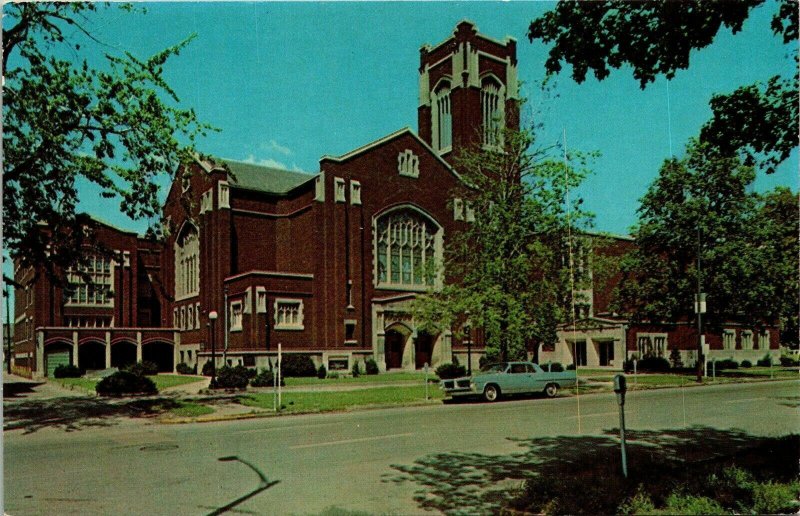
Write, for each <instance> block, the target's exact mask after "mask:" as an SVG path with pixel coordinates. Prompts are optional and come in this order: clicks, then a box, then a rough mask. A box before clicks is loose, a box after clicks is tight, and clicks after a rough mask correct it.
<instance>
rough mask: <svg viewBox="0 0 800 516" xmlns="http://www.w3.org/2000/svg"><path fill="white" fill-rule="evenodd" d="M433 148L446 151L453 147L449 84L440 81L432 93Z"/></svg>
mask: <svg viewBox="0 0 800 516" xmlns="http://www.w3.org/2000/svg"><path fill="white" fill-rule="evenodd" d="M433 143H434V145H433V147H434V149H436V150H438V151H447V150H450V148H451V147H452V145H453V117H452V115H451V110H450V83H449V82H447V81H442V82H440V83H439V85H438V86H437V87H436V89H435V90H434V92H433Z"/></svg>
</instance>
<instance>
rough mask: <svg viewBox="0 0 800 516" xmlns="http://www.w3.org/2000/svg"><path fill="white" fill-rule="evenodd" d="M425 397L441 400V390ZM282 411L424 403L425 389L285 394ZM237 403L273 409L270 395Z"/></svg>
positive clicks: (433, 388) (253, 396) (431, 389)
mask: <svg viewBox="0 0 800 516" xmlns="http://www.w3.org/2000/svg"><path fill="white" fill-rule="evenodd" d="M428 394H429V395H430V398H431V399H432V400H440V399H442V391H441V390H440V389H439V388H438V387H436V386H434V385H431V386H429V388H428ZM281 400H282V404H283V406H284V407H285V408H284V409H283V412H288V413H292V412H328V411H333V410H347V409H350V408H354V407H364V406H390V405H408V404H412V403H424V402H425V386H424V385H415V386H409V387H376V388H374V389H361V390H356V391H345V392H284V393H283V396H282V398H281ZM240 403H242V404H243V405H246V406H248V407H257V408H262V409H270V410H271V409H272V407H273V395H272V394H271V393H265V394H248V395H245V396H242V398H241V399H240Z"/></svg>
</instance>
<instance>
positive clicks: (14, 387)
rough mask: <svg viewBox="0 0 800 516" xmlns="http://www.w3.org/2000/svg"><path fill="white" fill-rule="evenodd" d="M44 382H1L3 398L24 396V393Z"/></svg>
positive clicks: (28, 392)
mask: <svg viewBox="0 0 800 516" xmlns="http://www.w3.org/2000/svg"><path fill="white" fill-rule="evenodd" d="M43 383H44V382H14V381H4V382H3V399H6V398H19V397H24V395H26V394H30V393H32V392H34V389H35V388H36V387H38V386H40V385H42V384H43Z"/></svg>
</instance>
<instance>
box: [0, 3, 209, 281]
mask: <svg viewBox="0 0 800 516" xmlns="http://www.w3.org/2000/svg"><path fill="white" fill-rule="evenodd" d="M118 8H119V9H125V10H128V11H131V10H132V8H131V7H130V6H128V5H113V6H112V5H97V4H93V3H50V2H47V3H45V2H24V3H22V2H20V3H7V4H5V5H4V8H3V14H4V17H3V75H4V77H5V84H4V85H3V147H4V174H3V187H4V188H3V218H4V223H3V229H4V236H5V246H6V248H7V249H8V250H9V251H10V252H11V254H12V255H13V256H15V257H17V258H18V259H20V260H21V261H22V265H23V266H27V265H32V264H44V265H46V267H47V270H46V272H48V273H50V274H53V273H55V272H56V271H58V269H59V268H62V267H67V266H70V265H71V264H73V263H75V261H76V260H79V259H80V257H81V256H82V254H83V251H82V250H83V249H84V244H86V243H91V240H92V239H91V233H90V232H89V233H87V232H86V231H85V230H84V228H85V227H87V226H88V227H91V224H92V221H91V220H90V219H89V218H88V217H87V216H86V215H83V214H80V213H77V212H76V205H77V203H78V200H79V191H78V189H79V185H80V183H81V181H87V182H90V183H94V184H96V185H98V186H99V187H100V189H101V191H102V195H103V196H104V197H109V198H114V197H118V198H119V199H120V209H121V211H122V212H123V213H125V214H127V215H128V216H130V217H132V218H134V219H136V218H142V217H151V216H154V215H155V214H156V213H158V211H159V210H160V206H159V202H158V187H157V184H156V183H155V179H156V178H157V176H159V175H160V174H165V173H166V174H169V173H174V171H175V170H177V168H178V164H179V163H180V162H181V161H182V160H185V159H188V158H189V157H190V156H191V154H192V152H193V144H194V141H195V138H196V137H197V136H198V135H201V134H204V133H205V131H206V130H208V129H209V127H208V126H207V125H205V124H203V123H201V122H199V121H198V119H197V117H196V115H195V113H194V111H193V110H191V109H184V108H181V107H180V106H179V99H178V96H177V95H176V93H175V92H174V91H173V90H172V89H171V88H170V86H169V85H168V84H167V82H166V80H165V79H164V66H165V65H166V64H167V61H168V60H169V59H170V58H172V57H174V56H176V55H178V54H179V53H180V51H181V50H182V49H183V48H184V47H185V46H186V45H187V43H188V41H189V40H188V39H187V40H185V41H183V42H182V43H179V44H178V45H176V46H173V47H170V48H167V49H165V50H164V51H162V52H159V53H157V54H155V55H153V56H152V57H149V58H146V59H141V58H139V57H137V56H135V55H133V54H132V53H130V52H124V53H122V54H116V55H112V54H106V55H105V63H104V64H102V66H95V65H94V64H90V62H89V61H88V59H87V57H86V56H85V55H84V49H85V48H86V46H87V45H103V46H106V45H104V44H103V43H102V42H100V41H98V40H97V38H96V37H95V36H94V35H93V34H92V28H91V19H92V16H93V15H94V14H96V11H98V10H100V9H118ZM189 39H191V38H189ZM109 48H110V47H109ZM42 227H47V228H48V231H47V232H43V231H42V230H41V229H42Z"/></svg>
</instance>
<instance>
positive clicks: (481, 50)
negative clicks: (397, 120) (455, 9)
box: [418, 21, 519, 165]
mask: <svg viewBox="0 0 800 516" xmlns="http://www.w3.org/2000/svg"><path fill="white" fill-rule="evenodd" d="M418 117H419V135H420V137H421V138H422V139H423V140H425V141H426V142H427V143H428V144H429V145H430V146H431V147H432V148H433V149H434V150H435V151H436V152H437V153H439V155H440V156H441V157H442V158H444V159H445V160H447V162H448V163H450V164H451V165H453V161H454V158H455V157H456V156H457V155H458V153H459V151H461V150H462V149H465V148H469V147H476V146H484V147H501V146H502V131H501V128H502V127H506V128H509V129H512V130H518V129H519V87H518V84H517V42H516V40H515V39H513V38H511V37H507V38H506V39H505V41H503V42H501V41H497V40H495V39H492V38H489V37H487V36H484V35H482V34H479V33H478V29H477V27H476V26H475V24H474V23H472V22H470V21H462V22H461V23H459V24H458V25H457V26H456V30H455V32H453V35H452V36H450V37H449V38H448V39H446V40H445V41H443V42H442V43H439V44H438V45H436V46H435V47H431V46H430V45H423V46H422V48H420V68H419V108H418Z"/></svg>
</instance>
